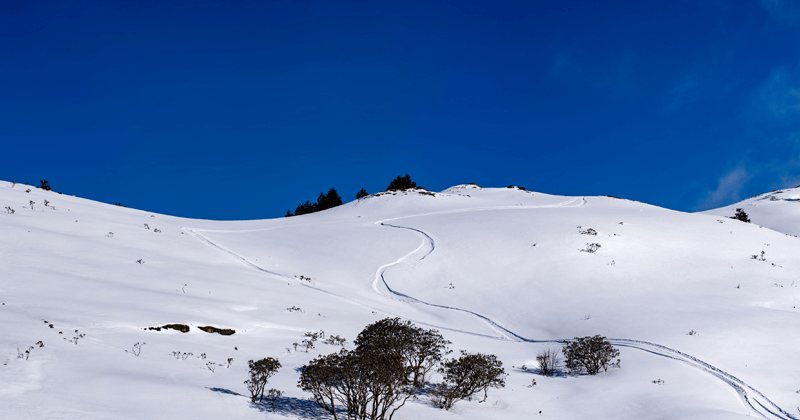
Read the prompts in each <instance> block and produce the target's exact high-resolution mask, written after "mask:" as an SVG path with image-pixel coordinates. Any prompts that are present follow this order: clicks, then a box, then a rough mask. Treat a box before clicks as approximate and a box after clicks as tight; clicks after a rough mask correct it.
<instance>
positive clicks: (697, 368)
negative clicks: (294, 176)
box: [0, 182, 800, 419]
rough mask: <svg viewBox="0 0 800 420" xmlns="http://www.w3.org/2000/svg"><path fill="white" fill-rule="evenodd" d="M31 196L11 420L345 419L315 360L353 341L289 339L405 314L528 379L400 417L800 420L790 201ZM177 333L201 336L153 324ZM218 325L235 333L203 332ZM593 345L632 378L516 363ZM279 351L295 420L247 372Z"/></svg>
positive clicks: (17, 248)
mask: <svg viewBox="0 0 800 420" xmlns="http://www.w3.org/2000/svg"><path fill="white" fill-rule="evenodd" d="M27 189H28V187H26V186H23V185H15V186H13V187H12V184H10V183H5V182H0V207H3V208H4V207H5V206H8V207H9V208H11V209H13V210H14V213H13V214H10V213H8V212H5V213H0V233H1V236H0V302H2V305H0V317H1V318H0V319H2V326H3V331H2V332H3V334H0V354H1V355H3V356H2V362H3V363H4V364H3V365H2V366H0V377H1V378H2V381H0V402H2V404H0V417H1V418H4V419H5V418H21V419H27V418H30V419H35V418H36V419H38V418H67V419H73V418H74V419H87V418H114V419H117V418H124V419H128V418H130V419H134V418H136V419H140V418H167V417H170V418H180V419H182V418H186V419H189V418H191V419H203V418H208V419H218V418H253V419H255V418H258V419H261V418H287V417H288V418H328V416H326V415H325V413H324V412H322V411H321V410H319V409H318V408H316V406H315V405H314V404H313V403H311V402H309V401H308V400H307V398H308V396H309V395H308V394H304V393H303V392H302V391H300V389H299V388H297V387H296V383H297V379H298V373H297V371H296V369H297V368H298V367H300V366H302V365H303V364H305V363H307V362H308V361H309V360H310V359H312V358H313V357H316V356H317V355H320V354H326V353H330V352H333V351H336V348H335V347H333V346H329V345H325V344H318V345H317V347H316V348H315V349H311V350H309V351H308V353H306V352H305V351H303V350H301V349H300V348H297V350H295V349H294V347H293V343H295V342H300V341H301V340H302V339H303V338H304V337H303V334H304V333H305V332H309V331H319V330H324V331H325V332H326V333H327V334H328V335H331V334H338V335H341V336H343V337H345V338H347V339H348V340H350V341H352V339H354V338H355V336H356V335H357V334H358V332H359V331H360V330H361V329H362V328H363V327H364V326H365V325H367V324H368V323H371V322H374V321H376V320H378V319H381V318H384V317H387V316H400V317H403V318H406V319H409V320H412V321H414V322H415V323H417V324H418V325H420V326H425V327H433V328H437V329H439V330H440V331H441V332H442V334H443V335H444V336H445V338H447V339H449V340H451V341H452V342H453V345H452V346H451V348H452V349H454V350H458V349H467V350H470V351H482V352H489V353H493V354H496V355H497V356H498V358H499V359H500V360H502V361H503V362H504V365H505V367H506V370H507V371H508V372H509V373H510V376H509V378H508V379H507V385H506V387H505V388H504V389H500V390H490V392H489V399H488V401H487V402H486V403H478V402H477V401H472V402H469V401H465V402H459V403H457V404H456V406H455V408H454V410H452V411H450V412H446V411H442V410H439V409H436V408H434V407H433V406H432V405H431V404H430V402H429V400H428V398H427V397H424V396H423V397H421V398H420V399H418V400H416V401H414V402H413V403H409V404H407V405H406V406H405V407H403V408H402V409H401V410H400V411H398V412H397V414H396V416H395V418H396V419H416V418H425V419H450V418H466V419H490V418H503V419H506V418H508V419H523V418H525V419H528V418H530V417H531V416H533V415H534V414H538V413H539V412H540V411H541V415H542V416H543V417H550V418H558V419H585V418H604V419H614V418H618V419H633V418H636V419H650V418H652V419H656V418H658V419H664V418H681V419H687V418H688V419H735V418H744V417H747V416H751V417H752V416H756V417H758V416H762V417H766V418H770V419H789V418H800V415H798V414H797V409H796V408H795V407H796V406H798V405H800V395H798V393H797V392H796V391H798V388H800V365H798V363H797V362H796V360H797V348H798V345H799V344H800V337H798V335H797V333H796V332H795V331H798V328H799V327H800V303H798V302H796V299H797V298H798V297H800V294H799V293H798V290H800V289H798V286H800V276H799V275H798V274H800V252H799V251H800V239H798V238H796V237H794V236H793V235H794V234H796V233H797V232H795V233H793V234H792V235H791V236H790V235H787V234H786V233H791V231H790V230H788V229H787V223H789V222H786V221H787V220H792V219H791V216H787V215H786V214H785V212H784V211H777V212H776V211H772V212H771V213H767V212H765V213H764V214H763V220H762V219H761V217H762V216H761V215H760V213H759V211H757V209H758V208H760V207H753V208H752V209H751V208H747V212H748V213H749V214H750V215H751V219H753V223H752V224H747V223H742V222H738V221H735V220H732V219H728V218H726V217H723V216H729V215H730V214H728V213H731V214H732V211H730V212H726V211H723V209H720V210H719V211H718V212H717V213H715V211H709V212H707V213H706V214H687V213H681V212H675V211H671V210H666V209H663V208H658V207H654V206H650V205H647V204H643V203H639V202H633V201H628V200H621V199H615V198H610V197H564V196H552V195H546V194H540V193H536V192H529V191H524V190H521V189H516V188H480V187H478V186H476V185H474V184H467V185H460V186H455V187H452V188H449V189H447V190H445V191H443V192H441V193H429V192H427V191H424V190H413V191H412V190H409V191H406V192H397V193H382V194H376V195H372V196H368V197H365V198H362V199H360V200H358V201H354V202H350V203H347V204H345V205H342V206H339V207H336V208H334V209H331V210H327V211H324V212H321V213H314V214H309V215H304V216H297V217H291V218H281V219H273V220H254V221H237V222H217V221H208V220H191V219H182V218H177V217H170V216H165V215H160V214H153V213H150V212H146V211H139V210H133V209H127V208H123V207H115V206H110V205H106V204H102V203H97V202H93V201H89V200H84V199H80V198H76V197H70V196H65V195H60V194H57V193H54V192H48V191H42V190H40V189H35V188H31V191H30V192H26V190H27ZM794 191H796V193H797V194H800V191H797V190H794ZM785 193H786V194H789V195H791V194H790V192H789V190H787V191H786V192H785ZM786 199H794V198H792V197H789V196H787V197H786ZM45 200H47V201H48V205H47V206H45V205H44V201H45ZM31 201H32V202H34V204H33V205H31V203H30V202H31ZM762 201H764V203H765V204H769V203H770V201H768V200H766V201H765V200H762ZM759 203H761V201H759ZM782 203H784V204H785V207H786V208H789V207H791V206H798V207H799V208H800V204H797V202H791V201H785V202H782ZM759 206H761V204H759ZM763 207H765V208H766V205H764V206H763ZM791 208H792V209H793V207H791ZM795 214H796V213H795ZM773 222H774V223H773ZM760 226H765V227H772V226H775V227H773V228H772V229H768V228H761V227H760ZM590 228H591V229H592V231H594V232H596V235H592V234H591V233H592V231H590V230H589V229H590ZM779 228H780V229H779ZM156 229H158V231H156ZM784 232H785V233H784ZM112 233H113V234H112ZM593 243H596V244H599V245H600V248H599V249H598V250H597V252H594V253H590V252H587V249H588V244H593ZM761 251H764V254H763V261H762V258H761V255H762V254H761ZM752 255H759V258H758V259H753V258H752V257H751V256H752ZM309 279H310V280H309ZM290 308H300V310H294V309H290ZM173 323H181V324H188V325H191V327H192V329H191V330H190V332H188V333H181V332H179V331H174V330H163V329H162V330H161V331H156V330H149V329H146V328H148V327H155V326H162V325H165V324H173ZM51 324H52V327H50V325H51ZM209 325H210V326H215V327H218V328H232V329H235V330H236V333H235V334H234V335H230V336H222V335H219V334H210V333H206V332H204V331H201V330H199V329H198V328H196V327H198V326H209ZM76 330H77V331H78V332H77V334H76V332H75V331H76ZM689 332H692V334H691V335H690V334H689ZM80 334H85V336H83V337H82V338H78V339H77V344H75V341H76V340H75V339H74V337H76V336H78V337H80ZM594 334H602V335H605V336H607V337H609V338H610V339H613V340H612V341H613V343H614V344H615V345H616V346H617V347H619V348H620V349H621V358H622V367H621V368H620V369H611V370H609V372H607V373H603V374H601V375H598V376H570V375H567V374H561V375H557V376H556V377H542V376H539V375H535V374H534V373H532V371H530V370H528V371H523V370H521V369H519V367H520V366H522V365H526V366H535V365H536V361H535V356H536V354H537V353H538V352H540V351H541V350H543V349H546V348H560V344H559V341H560V340H563V339H567V338H572V337H575V336H585V335H594ZM39 341H42V342H43V344H44V347H37V346H35V343H37V342H39ZM143 342H146V343H147V344H146V345H143V346H142V350H141V354H140V356H138V357H137V356H136V355H134V354H133V349H132V347H133V345H134V344H136V343H143ZM30 346H34V349H33V350H31V353H30V356H29V357H28V358H27V360H25V359H24V358H19V357H17V348H19V349H20V351H24V350H25V349H28V348H29V347H30ZM350 348H352V344H350ZM173 352H180V353H181V354H183V353H192V355H191V356H187V357H186V358H185V360H184V358H183V357H181V356H179V357H175V355H174V353H173ZM203 356H204V357H203ZM268 356H270V357H276V358H279V359H280V361H281V363H282V364H283V368H282V369H281V371H280V372H279V373H278V374H277V375H276V376H275V377H273V378H272V379H271V380H270V385H269V387H275V388H278V389H281V390H283V391H285V392H286V395H285V396H284V398H283V399H282V401H281V404H280V405H279V407H278V410H277V412H276V413H272V412H271V411H270V409H269V408H268V407H267V406H266V405H262V404H251V403H250V401H249V395H247V390H246V388H245V385H244V384H243V381H244V380H245V379H246V378H247V360H248V359H260V358H263V357H268ZM229 358H233V363H232V364H231V365H230V367H227V365H228V363H227V360H228V359H229ZM209 362H214V363H213V364H212V365H211V367H212V368H214V371H213V372H212V371H211V370H210V369H209V366H207V365H208V363H209ZM512 366H513V367H512ZM562 372H563V367H562ZM532 379H536V383H537V385H536V386H535V387H533V388H531V387H530V386H529V385H530V384H531V380H532ZM657 379H661V380H663V381H664V383H663V384H662V385H658V384H655V383H653V381H654V380H657Z"/></svg>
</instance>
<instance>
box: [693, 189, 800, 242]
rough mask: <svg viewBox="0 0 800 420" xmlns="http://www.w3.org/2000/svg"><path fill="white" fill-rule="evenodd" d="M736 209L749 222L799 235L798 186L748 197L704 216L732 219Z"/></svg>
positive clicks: (799, 207) (799, 191)
mask: <svg viewBox="0 0 800 420" xmlns="http://www.w3.org/2000/svg"><path fill="white" fill-rule="evenodd" d="M736 209H742V210H744V212H745V213H747V214H748V215H749V216H750V222H751V223H755V224H757V225H760V226H764V227H766V228H770V229H772V230H775V231H778V232H783V233H786V234H788V235H792V236H798V235H800V185H799V186H797V187H794V188H787V189H785V190H775V191H772V192H769V193H766V194H759V195H757V196H755V197H750V198H748V199H746V200H743V201H740V202H738V203H736V204H731V205H730V206H725V207H720V208H718V209H713V210H708V211H705V212H703V213H704V214H711V215H715V216H724V217H732V216H733V215H734V213H736Z"/></svg>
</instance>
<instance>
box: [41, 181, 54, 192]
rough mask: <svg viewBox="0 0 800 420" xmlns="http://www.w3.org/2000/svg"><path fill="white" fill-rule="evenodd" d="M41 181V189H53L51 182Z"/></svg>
mask: <svg viewBox="0 0 800 420" xmlns="http://www.w3.org/2000/svg"><path fill="white" fill-rule="evenodd" d="M39 183H40V184H42V186H41V187H39V188H41V189H43V190H45V191H50V190H51V188H50V183H49V182H47V181H39Z"/></svg>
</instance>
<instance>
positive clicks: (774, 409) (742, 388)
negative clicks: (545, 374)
mask: <svg viewBox="0 0 800 420" xmlns="http://www.w3.org/2000/svg"><path fill="white" fill-rule="evenodd" d="M575 201H578V199H577V198H576V199H572V200H568V201H565V202H563V203H559V204H555V205H549V206H498V207H480V208H471V209H458V210H447V211H439V212H432V213H425V214H417V215H411V216H401V217H395V218H391V219H386V220H382V221H378V222H375V224H376V225H379V226H386V227H391V228H395V229H406V230H411V231H413V232H415V233H417V234H418V235H420V236H421V237H422V244H420V246H419V247H417V249H415V250H413V251H411V252H410V253H408V254H406V255H405V256H403V257H401V258H400V259H398V260H397V261H395V262H393V263H389V264H385V265H382V266H380V267H378V269H377V271H376V273H375V280H373V283H372V288H373V290H375V292H376V293H378V294H380V295H381V296H385V297H388V298H392V299H395V300H400V301H403V302H407V303H417V304H421V305H426V306H431V307H435V308H441V309H449V310H453V311H460V312H464V313H467V314H470V315H472V316H475V317H476V318H478V319H480V320H481V321H482V322H484V323H486V324H487V325H488V326H489V327H490V328H491V329H492V330H493V331H495V333H497V335H498V336H497V337H492V336H487V335H484V334H477V333H472V332H467V331H462V330H458V329H453V328H446V327H439V326H434V325H430V326H432V327H436V328H439V329H442V330H449V331H457V332H461V333H465V334H470V335H477V336H482V337H485V338H493V339H501V340H506V341H516V342H527V343H559V344H560V343H563V342H564V341H565V340H535V339H530V338H525V337H522V336H520V335H518V334H516V333H514V332H512V331H510V330H508V329H506V328H504V327H503V326H501V325H500V324H498V323H497V322H495V321H494V320H492V319H491V318H489V317H487V316H484V315H481V314H479V313H477V312H473V311H470V310H468V309H462V308H456V307H451V306H445V305H438V304H434V303H428V302H425V301H422V300H419V299H417V298H414V297H412V296H409V295H406V294H403V293H400V292H396V291H394V290H392V289H391V288H390V287H389V284H388V283H387V282H386V278H385V276H384V274H385V272H386V269H388V268H389V267H391V266H394V265H397V264H400V263H404V262H406V261H409V259H410V258H411V257H413V256H414V255H415V254H422V255H421V256H420V257H419V258H418V259H417V260H415V261H422V260H424V259H425V258H426V257H428V256H429V255H430V254H431V253H433V251H434V250H435V249H436V242H435V241H434V240H433V238H432V237H431V236H430V235H428V234H427V233H425V232H423V231H422V230H419V229H414V228H411V227H405V226H398V225H391V224H388V223H386V222H387V221H392V220H399V219H407V218H411V217H423V216H431V215H437V214H447V213H461V212H468V211H482V210H513V209H517V210H523V209H532V208H555V207H579V206H582V205H584V204H586V202H587V201H586V199H585V198H583V197H581V198H580V203H579V204H577V205H570V204H572V203H574V202H575ZM184 230H186V231H187V232H189V233H190V234H192V235H193V236H195V237H196V238H198V239H199V240H200V241H202V242H204V243H206V244H208V245H210V246H212V247H214V248H216V249H218V250H220V251H222V252H223V253H226V254H228V255H230V256H232V257H234V258H235V259H237V260H239V261H241V262H242V263H244V264H245V265H247V266H249V267H251V268H253V269H255V270H258V271H261V272H264V273H267V274H272V275H275V276H278V277H281V278H284V279H287V280H290V281H294V282H295V283H298V284H301V285H303V286H305V287H308V288H310V289H313V290H316V291H319V292H322V293H325V294H328V295H332V296H336V297H338V298H340V299H343V300H346V301H348V302H350V303H353V304H355V305H358V306H362V307H365V308H368V309H372V310H377V311H380V312H384V313H387V314H389V315H392V316H398V315H395V314H392V313H389V312H387V311H386V310H385V309H383V308H380V309H379V308H374V307H371V306H369V305H366V304H364V303H362V302H358V301H356V300H353V299H350V298H347V297H344V296H341V295H337V294H335V293H332V292H329V291H327V290H324V289H321V288H318V287H314V286H312V285H310V284H306V283H303V282H300V281H298V280H297V279H295V278H292V277H289V276H287V275H285V274H280V273H276V272H272V271H269V270H266V269H263V268H261V267H259V266H257V265H255V264H253V263H251V262H250V261H247V259H245V258H244V257H242V256H240V255H238V254H236V253H234V252H232V251H230V250H227V249H225V248H223V247H221V246H219V245H217V244H215V243H214V242H212V241H210V240H209V239H207V238H206V237H204V236H202V235H200V234H199V233H197V232H195V231H194V230H192V229H189V228H184ZM387 292H388V295H387ZM420 324H423V325H428V324H425V323H420ZM608 340H609V341H610V342H611V343H613V344H615V345H617V346H620V347H629V348H633V349H637V350H642V351H645V352H648V353H652V354H654V355H657V356H661V357H666V358H669V359H673V360H676V361H679V362H683V363H686V364H688V365H689V366H692V367H694V368H696V369H699V370H702V371H704V372H706V373H708V374H711V375H713V376H714V377H716V378H717V379H719V380H721V381H723V382H724V383H726V384H728V385H729V386H730V387H731V388H733V389H734V391H735V392H736V393H737V394H738V395H739V398H740V399H741V400H742V403H743V404H744V405H745V406H746V407H748V408H749V409H750V410H751V411H752V412H753V413H754V414H755V415H757V416H758V417H760V418H763V419H768V420H772V419H779V420H800V419H798V417H795V416H794V415H792V414H789V413H788V412H786V411H785V410H783V409H782V408H781V407H779V406H778V405H776V404H775V403H773V402H772V401H771V400H770V399H769V398H767V397H766V396H765V395H764V394H762V393H761V392H760V391H758V390H757V389H755V388H753V387H751V386H750V385H748V384H747V383H745V382H744V381H742V380H741V379H739V378H737V377H735V376H733V375H731V374H729V373H727V372H725V371H723V370H721V369H719V368H717V367H715V366H712V365H710V364H708V363H706V362H703V361H702V360H700V359H698V358H696V357H694V356H691V355H689V354H686V353H683V352H681V351H678V350H675V349H672V348H669V347H666V346H662V345H660V344H656V343H650V342H647V341H641V340H632V339H626V338H609V339H608Z"/></svg>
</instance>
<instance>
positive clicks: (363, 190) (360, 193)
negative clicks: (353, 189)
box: [356, 188, 369, 200]
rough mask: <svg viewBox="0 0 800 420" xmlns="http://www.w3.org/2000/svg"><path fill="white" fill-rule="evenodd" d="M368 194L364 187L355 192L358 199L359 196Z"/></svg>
mask: <svg viewBox="0 0 800 420" xmlns="http://www.w3.org/2000/svg"><path fill="white" fill-rule="evenodd" d="M368 195H369V193H367V190H365V189H363V188H362V189H361V191H359V192H358V193H356V200H358V199H359V198H363V197H366V196H368Z"/></svg>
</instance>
